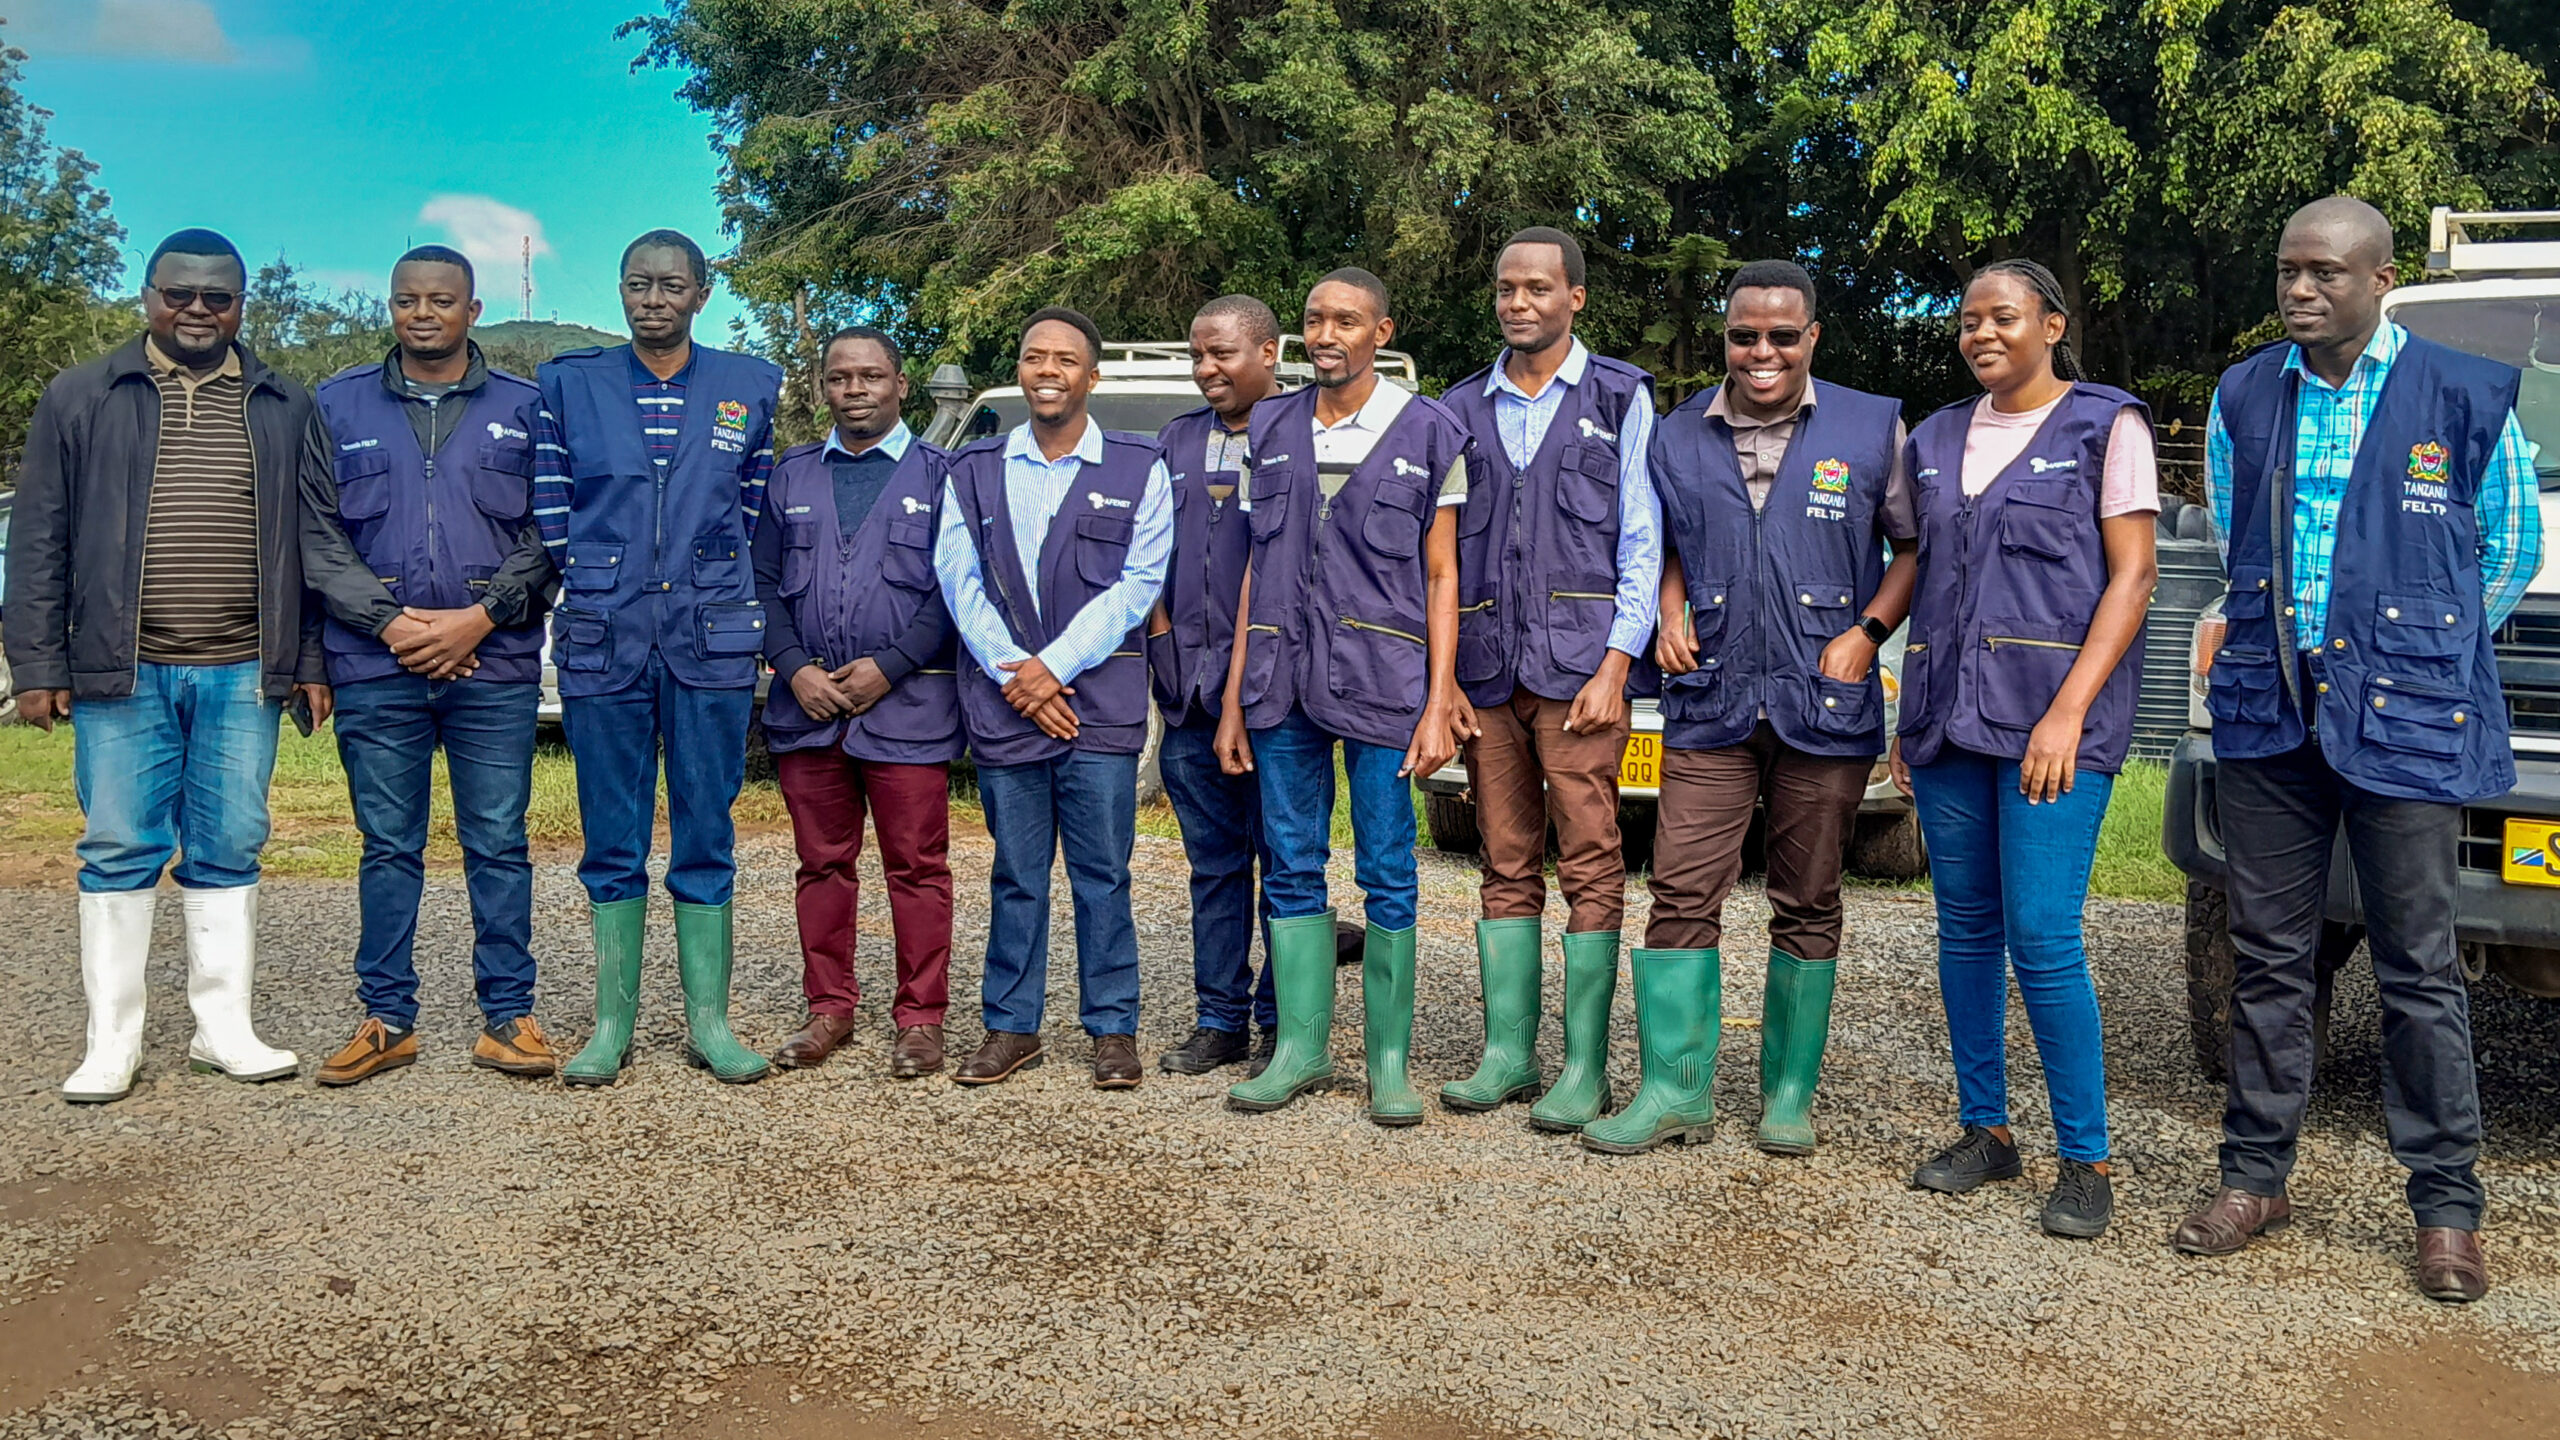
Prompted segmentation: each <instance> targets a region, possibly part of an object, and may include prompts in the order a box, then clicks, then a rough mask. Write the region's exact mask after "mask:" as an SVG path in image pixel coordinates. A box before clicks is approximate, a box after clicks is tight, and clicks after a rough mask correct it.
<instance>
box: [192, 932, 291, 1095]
mask: <svg viewBox="0 0 2560 1440" xmlns="http://www.w3.org/2000/svg"><path fill="white" fill-rule="evenodd" d="M178 893H179V894H180V895H182V896H184V897H185V899H186V906H187V1004H188V1005H190V1006H192V1007H193V1008H194V1010H195V1012H196V1038H195V1039H193V1040H191V1041H189V1042H187V1063H188V1065H189V1066H190V1067H192V1068H193V1069H194V1070H196V1071H197V1072H198V1073H199V1074H217V1073H218V1074H223V1075H228V1076H230V1077H231V1078H232V1079H234V1080H282V1079H284V1078H286V1077H287V1076H289V1075H292V1074H293V1073H294V1072H295V1071H296V1070H297V1069H299V1068H301V1065H302V1061H301V1059H300V1058H299V1057H297V1056H296V1055H295V1054H294V1053H293V1052H292V1051H290V1050H278V1049H274V1048H273V1047H271V1046H269V1045H268V1044H267V1043H266V1042H265V1041H263V1040H260V1039H259V1038H258V1032H257V1031H256V1030H255V1029H253V1028H252V1027H251V1025H250V1022H249V991H250V986H251V983H252V981H253V980H254V979H255V977H256V975H257V970H258V887H257V886H255V885H242V886H239V887H237V888H236V889H230V890H181V891H179V892H178Z"/></svg>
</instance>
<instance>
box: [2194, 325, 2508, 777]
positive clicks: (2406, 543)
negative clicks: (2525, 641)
mask: <svg viewBox="0 0 2560 1440" xmlns="http://www.w3.org/2000/svg"><path fill="white" fill-rule="evenodd" d="M2290 349H2291V347H2290V346H2288V345H2284V344H2278V345H2271V346H2268V347H2266V348H2264V349H2261V350H2259V351H2258V352H2257V353H2256V354H2254V355H2251V356H2249V357H2248V358H2247V359H2244V360H2242V361H2241V362H2240V363H2239V364H2237V365H2235V366H2233V367H2231V368H2230V369H2229V370H2226V371H2224V372H2223V374H2222V384H2221V386H2220V388H2219V390H2218V391H2217V392H2216V398H2217V399H2218V400H2219V401H2220V403H2221V406H2222V424H2223V428H2224V429H2225V430H2226V431H2228V432H2229V433H2230V436H2231V546H2230V567H2231V593H2230V596H2229V597H2228V598H2227V599H2226V600H2225V601H2224V603H2223V618H2224V620H2225V622H2226V624H2227V626H2228V628H2227V629H2226V630H2225V631H2224V632H2223V638H2222V650H2221V652H2220V653H2219V654H2218V655H2216V656H2215V658H2214V662H2213V680H2212V684H2211V686H2210V688H2209V689H2208V690H2207V692H2206V696H2205V705H2206V708H2207V709H2209V710H2211V711H2212V713H2213V722H2214V723H2213V749H2214V753H2215V754H2217V755H2220V756H2223V757H2225V758H2228V759H2234V760H2245V759H2257V758H2262V757H2265V756H2270V755H2281V754H2284V753H2286V752H2287V751H2290V750H2293V749H2294V748H2296V747H2298V746H2300V745H2301V744H2302V743H2303V740H2304V739H2305V735H2304V725H2303V716H2302V706H2301V704H2300V701H2299V697H2298V695H2297V694H2296V689H2297V675H2296V672H2295V671H2294V668H2293V664H2292V661H2293V655H2294V652H2295V649H2296V647H2297V646H2299V645H2300V644H2301V642H2302V640H2304V639H2311V640H2313V641H2314V643H2315V644H2316V646H2317V648H2316V649H2314V650H2313V652H2312V660H2311V668H2312V673H2313V675H2314V676H2315V677H2316V682H2317V684H2318V687H2319V688H2318V690H2317V691H2316V692H2315V694H2314V696H2313V699H2314V701H2315V702H2316V708H2317V711H2318V718H2319V724H2318V727H2317V728H2318V731H2319V737H2320V752H2321V754H2323V755H2324V756H2326V757H2327V758H2328V761H2329V765H2330V768H2332V769H2334V770H2336V771H2337V772H2338V774H2339V775H2340V776H2342V777H2344V778H2345V779H2346V780H2347V781H2349V782H2350V783H2352V784H2354V785H2355V786H2356V787H2357V788H2359V789H2362V790H2369V791H2372V792H2373V793H2375V794H2377V795H2388V796H2393V797H2395V798H2399V799H2404V800H2435V801H2443V802H2447V803H2465V802H2469V801H2474V800H2485V799H2489V798H2491V797H2493V796H2498V795H2503V794H2505V793H2506V792H2507V791H2509V790H2511V789H2513V788H2515V783H2516V768H2515V756H2514V754H2513V753H2512V751H2511V750H2510V749H2509V748H2508V743H2507V706H2506V697H2505V693H2504V690H2503V687H2502V686H2501V684H2500V682H2499V679H2498V657H2497V652H2496V649H2495V647H2494V643H2493V637H2492V635H2491V632H2490V629H2489V626H2488V624H2487V623H2486V615H2485V613H2484V598H2485V597H2484V595H2483V591H2482V581H2481V575H2480V530H2479V524H2478V521H2477V519H2476V518H2475V516H2474V514H2473V510H2472V505H2473V502H2474V501H2475V499H2476V498H2477V496H2478V494H2479V490H2480V480H2481V476H2482V475H2483V474H2484V473H2485V472H2486V471H2487V469H2488V466H2489V461H2490V459H2491V458H2492V457H2493V456H2494V455H2495V454H2496V452H2497V445H2498V435H2499V432H2500V430H2502V429H2503V428H2504V427H2505V425H2506V419H2507V414H2508V412H2509V411H2510V410H2512V409H2513V408H2514V407H2515V400H2516V384H2517V374H2516V371H2514V370H2513V369H2511V368H2509V367H2507V366H2505V365H2500V364H2498V363H2496V362H2494V361H2490V360H2483V359H2480V358H2478V357H2477V356H2472V355H2466V354H2464V353H2462V352H2461V351H2458V350H2454V349H2450V348H2448V347H2446V346H2443V345H2438V344H2435V343H2433V342H2431V341H2428V340H2424V339H2421V338H2419V337H2417V336H2415V335H2412V336H2410V337H2408V342H2407V344H2406V346H2405V347H2404V348H2402V350H2401V351H2400V355H2399V358H2398V359H2396V360H2394V361H2393V362H2392V365H2391V373H2390V375H2389V376H2388V377H2386V378H2385V379H2384V381H2383V385H2382V394H2381V396H2380V398H2379V399H2378V401H2377V402H2376V403H2375V406H2374V411H2373V419H2372V421H2371V422H2370V423H2369V424H2368V425H2367V426H2366V427H2365V432H2364V445H2363V448H2361V449H2359V450H2358V451H2357V452H2356V458H2355V468H2354V469H2353V471H2352V472H2350V474H2349V476H2348V479H2347V494H2346V501H2345V504H2344V505H2343V506H2342V507H2341V508H2340V510H2339V513H2338V535H2337V551H2336V554H2335V556H2334V557H2333V559H2332V560H2331V563H2330V568H2329V597H2330V599H2329V621H2328V629H2327V630H2326V631H2325V632H2324V633H2323V634H2321V635H2319V636H2317V637H2303V636H2297V635H2296V634H2295V633H2294V625H2293V601H2292V597H2293V593H2294V570H2293V555H2292V551H2293V508H2294V492H2293V460H2294V444H2295V430H2296V419H2295V409H2294V405H2295V387H2296V384H2297V383H2298V381H2297V378H2296V377H2295V376H2293V375H2291V374H2288V373H2287V372H2286V371H2285V368H2284V362H2285V356H2286V355H2287V354H2288V353H2289V351H2290ZM2534 502H2535V497H2534V496H2531V495H2527V496H2525V497H2524V503H2526V504H2532V503H2534Z"/></svg>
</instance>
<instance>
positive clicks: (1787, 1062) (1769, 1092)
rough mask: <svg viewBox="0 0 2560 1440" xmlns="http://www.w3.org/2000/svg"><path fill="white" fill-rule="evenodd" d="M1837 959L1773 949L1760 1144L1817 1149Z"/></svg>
mask: <svg viewBox="0 0 2560 1440" xmlns="http://www.w3.org/2000/svg"><path fill="white" fill-rule="evenodd" d="M1839 969H1840V962H1839V961H1837V960H1799V959H1797V958H1796V957H1794V956H1793V955H1790V954H1788V953H1787V952H1785V951H1784V950H1772V951H1770V952H1769V987H1768V992H1767V998H1766V999H1764V1000H1762V1001H1761V1002H1760V1148H1761V1149H1763V1150H1766V1151H1768V1152H1769V1153H1770V1154H1772V1155H1810V1154H1812V1153H1813V1087H1814V1085H1815V1084H1816V1083H1817V1082H1818V1081H1820V1080H1821V1078H1822V1051H1823V1047H1824V1046H1826V1045H1827V1044H1829V1043H1830V1040H1831V989H1832V984H1833V982H1834V981H1835V979H1836V978H1837V976H1838V973H1839Z"/></svg>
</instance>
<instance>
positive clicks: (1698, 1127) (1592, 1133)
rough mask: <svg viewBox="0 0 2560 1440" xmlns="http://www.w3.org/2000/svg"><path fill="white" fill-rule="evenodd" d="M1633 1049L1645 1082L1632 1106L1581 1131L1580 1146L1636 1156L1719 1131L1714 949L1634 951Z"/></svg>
mask: <svg viewBox="0 0 2560 1440" xmlns="http://www.w3.org/2000/svg"><path fill="white" fill-rule="evenodd" d="M1635 972H1636V1050H1637V1054H1638V1055H1640V1056H1641V1057H1642V1059H1643V1063H1644V1084H1643V1085H1642V1086H1641V1087H1640V1088H1638V1089H1637V1091H1636V1098H1635V1103H1633V1104H1631V1105H1629V1106H1628V1107H1627V1108H1626V1109H1624V1110H1621V1111H1619V1112H1618V1113H1617V1114H1615V1115H1612V1116H1610V1117H1609V1118H1608V1119H1606V1120H1594V1121H1592V1122H1591V1123H1590V1124H1588V1125H1585V1126H1583V1127H1582V1144H1583V1148H1585V1149H1589V1150H1597V1151H1599V1152H1600V1153H1601V1154H1603V1155H1641V1154H1643V1153H1644V1152H1646V1151H1647V1150H1650V1149H1652V1148H1653V1147H1655V1146H1656V1145H1660V1144H1662V1143H1664V1142H1665V1141H1669V1140H1679V1141H1683V1142H1698V1143H1703V1142H1705V1141H1707V1140H1710V1139H1712V1138H1714V1136H1715V1131H1716V1101H1715V1079H1716V1042H1717V1041H1718V1040H1720V1039H1721V1038H1723V1025H1724V1016H1723V1011H1724V971H1723V967H1722V965H1721V963H1720V957H1719V956H1718V955H1717V953H1716V952H1715V951H1713V950H1638V951H1637V952H1636V953H1635Z"/></svg>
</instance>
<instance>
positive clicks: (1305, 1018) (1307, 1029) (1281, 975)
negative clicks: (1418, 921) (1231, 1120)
mask: <svg viewBox="0 0 2560 1440" xmlns="http://www.w3.org/2000/svg"><path fill="white" fill-rule="evenodd" d="M1270 964H1271V988H1272V992H1273V998H1274V999H1276V1000H1277V1001H1278V1002H1279V1007H1280V1041H1279V1043H1278V1044H1277V1045H1275V1046H1273V1047H1272V1051H1271V1063H1270V1064H1269V1065H1266V1066H1264V1067H1263V1069H1262V1073H1261V1074H1259V1075H1256V1076H1255V1077H1253V1078H1252V1079H1250V1080H1245V1081H1240V1082H1238V1083H1236V1084H1234V1085H1230V1086H1228V1087H1227V1108H1228V1109H1230V1110H1247V1111H1254V1112H1260V1111H1265V1110H1277V1109H1279V1108H1280V1107H1281V1106H1283V1105H1286V1104H1288V1103H1289V1102H1290V1101H1292V1100H1295V1099H1297V1098H1298V1097H1299V1096H1301V1095H1303V1094H1305V1093H1306V1092H1308V1091H1309V1090H1313V1089H1315V1088H1316V1087H1317V1086H1319V1085H1323V1084H1325V1083H1326V1082H1328V1081H1330V1080H1332V1079H1333V912H1332V911H1330V910H1327V911H1325V912H1324V913H1323V914H1321V915H1298V916H1294V917H1292V918H1290V919H1286V920H1278V919H1275V920H1273V921H1272V922H1271V959H1270ZM1406 984H1407V986H1408V989H1407V991H1406V993H1407V994H1408V995H1410V994H1411V993H1412V991H1411V989H1410V988H1409V987H1410V986H1411V984H1412V982H1411V981H1409V980H1408V981H1407V982H1406ZM1411 1003H1412V1002H1411V1001H1410V1000H1408V1001H1407V1002H1406V1004H1407V1005H1408V1006H1409V1005H1410V1004H1411Z"/></svg>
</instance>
